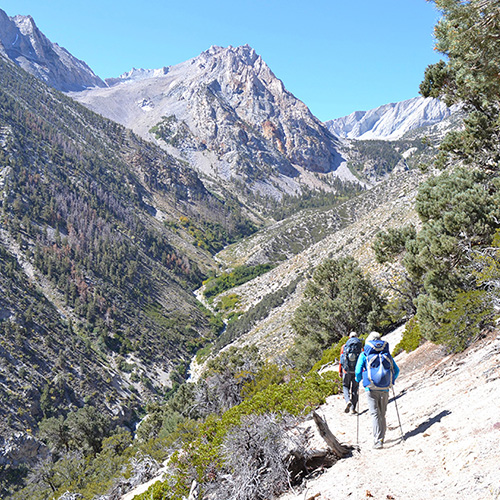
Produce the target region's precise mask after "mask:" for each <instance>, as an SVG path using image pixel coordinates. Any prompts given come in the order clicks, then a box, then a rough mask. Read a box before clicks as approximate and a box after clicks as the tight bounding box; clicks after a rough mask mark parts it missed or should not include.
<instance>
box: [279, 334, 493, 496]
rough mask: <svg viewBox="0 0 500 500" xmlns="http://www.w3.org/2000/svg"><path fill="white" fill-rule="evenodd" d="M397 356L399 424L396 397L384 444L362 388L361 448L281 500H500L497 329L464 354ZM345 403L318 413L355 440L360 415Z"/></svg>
mask: <svg viewBox="0 0 500 500" xmlns="http://www.w3.org/2000/svg"><path fill="white" fill-rule="evenodd" d="M390 343H391V346H392V345H394V344H393V342H390ZM396 361H397V363H398V365H399V366H400V368H401V375H400V377H399V379H398V381H397V383H396V386H395V394H396V398H397V399H396V403H397V408H398V410H399V415H400V419H401V427H400V425H399V422H398V416H397V412H396V406H395V402H394V398H393V397H391V398H390V400H389V401H390V402H389V407H388V410H387V424H388V431H387V435H386V443H385V446H384V449H382V450H374V449H372V434H371V418H370V416H369V414H368V410H367V403H366V397H365V395H364V394H363V393H362V394H361V397H360V415H359V446H360V451H359V452H354V453H353V455H352V456H351V457H349V458H346V459H343V460H340V461H339V462H337V463H336V464H335V465H334V466H333V467H332V468H330V469H328V470H327V471H326V472H324V473H323V474H322V475H320V476H319V477H316V478H314V479H310V480H309V482H308V483H307V484H306V485H304V487H303V488H301V490H300V491H298V490H297V491H296V492H289V493H288V494H286V495H284V496H282V497H281V499H280V500H306V499H312V498H315V499H317V500H345V499H349V500H358V499H366V498H373V499H376V500H382V499H384V500H391V499H394V500H429V499H439V500H446V499H450V500H451V499H453V500H459V499H469V500H486V499H497V500H498V499H500V472H499V470H500V469H499V464H500V446H499V444H500V403H499V401H500V335H499V334H498V332H494V333H492V334H490V335H489V336H488V337H487V338H485V339H483V340H481V341H479V342H478V343H476V344H475V345H474V346H473V347H471V348H469V349H468V350H467V351H466V352H464V353H462V354H459V355H455V356H446V355H444V353H443V351H442V348H440V347H439V346H435V345H433V344H430V343H427V344H425V345H423V346H421V347H420V348H419V349H417V350H416V351H414V352H412V353H410V354H406V353H402V354H400V355H399V356H397V357H396ZM344 408H345V403H344V400H343V398H342V396H340V395H336V396H331V397H330V398H329V399H328V400H327V403H326V404H325V405H323V406H322V407H321V408H320V410H319V413H320V414H321V415H322V416H324V417H325V418H326V420H327V422H328V425H329V427H330V429H331V431H332V432H333V434H334V435H335V436H336V437H337V439H339V440H340V441H341V442H344V443H349V444H355V443H356V435H357V417H356V416H354V415H350V414H345V413H344V411H343V410H344ZM401 428H402V431H403V435H404V437H405V440H404V441H401ZM318 439H320V438H318ZM318 443H319V444H321V443H320V442H319V441H318Z"/></svg>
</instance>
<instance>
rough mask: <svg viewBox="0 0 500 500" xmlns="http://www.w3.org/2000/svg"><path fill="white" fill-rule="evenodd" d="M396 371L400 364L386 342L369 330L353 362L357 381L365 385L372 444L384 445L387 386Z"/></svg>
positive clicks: (394, 378)
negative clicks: (361, 350)
mask: <svg viewBox="0 0 500 500" xmlns="http://www.w3.org/2000/svg"><path fill="white" fill-rule="evenodd" d="M398 375H399V368H398V365H397V364H396V362H395V361H394V359H393V357H392V356H391V353H390V352H389V343H388V342H386V341H385V340H382V339H381V338H380V333H377V332H372V333H370V335H368V338H367V339H366V343H365V348H364V351H363V352H362V353H361V355H360V356H359V358H358V362H357V364H356V372H355V376H356V381H357V382H361V379H363V386H364V387H365V391H366V396H367V399H368V408H369V411H370V414H371V416H372V423H373V439H374V444H373V447H374V448H376V449H379V448H383V446H384V437H385V431H386V421H385V413H386V411H387V403H388V402H389V389H390V388H391V387H392V384H394V382H395V381H396V379H397V378H398Z"/></svg>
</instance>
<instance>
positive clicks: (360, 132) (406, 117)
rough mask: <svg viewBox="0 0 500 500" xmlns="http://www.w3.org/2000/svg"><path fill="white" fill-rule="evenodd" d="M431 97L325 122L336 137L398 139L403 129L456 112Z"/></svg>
mask: <svg viewBox="0 0 500 500" xmlns="http://www.w3.org/2000/svg"><path fill="white" fill-rule="evenodd" d="M458 109H459V108H458V107H457V106H452V107H451V108H449V107H448V106H446V105H445V104H444V103H443V102H442V101H440V100H438V99H434V98H424V97H413V98H412V99H408V100H406V101H400V102H396V103H390V104H384V105H382V106H379V107H377V108H373V109H371V110H369V111H355V112H353V113H351V114H350V115H347V116H343V117H341V118H336V119H333V120H328V121H326V122H325V125H326V127H327V128H328V130H330V132H332V133H333V134H335V135H337V136H338V137H342V138H347V139H357V140H370V139H383V140H387V141H391V140H397V139H401V138H402V137H403V136H404V135H405V134H406V133H407V132H409V131H411V130H414V129H418V128H422V127H430V126H432V125H435V124H436V123H439V122H441V121H443V120H445V119H446V118H449V117H450V116H451V115H452V114H454V113H456V112H457V111H458Z"/></svg>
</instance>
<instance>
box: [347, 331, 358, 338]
mask: <svg viewBox="0 0 500 500" xmlns="http://www.w3.org/2000/svg"><path fill="white" fill-rule="evenodd" d="M357 336H358V333H357V332H351V333H350V334H349V337H350V338H351V339H352V338H353V337H357Z"/></svg>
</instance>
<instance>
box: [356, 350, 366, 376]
mask: <svg viewBox="0 0 500 500" xmlns="http://www.w3.org/2000/svg"><path fill="white" fill-rule="evenodd" d="M365 361H366V356H365V353H364V352H362V353H361V354H360V355H359V358H358V362H357V363H356V372H355V377H356V382H361V379H362V378H363V370H364V369H365Z"/></svg>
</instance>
